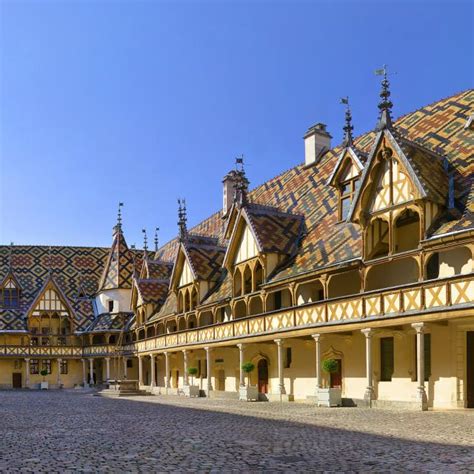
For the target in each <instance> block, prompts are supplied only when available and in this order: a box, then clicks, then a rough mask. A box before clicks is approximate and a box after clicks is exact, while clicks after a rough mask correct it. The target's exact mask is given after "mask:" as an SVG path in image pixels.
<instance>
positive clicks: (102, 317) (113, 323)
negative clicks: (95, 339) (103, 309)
mask: <svg viewBox="0 0 474 474" xmlns="http://www.w3.org/2000/svg"><path fill="white" fill-rule="evenodd" d="M132 317H133V313H102V314H99V316H97V317H96V318H95V319H94V321H92V323H91V324H90V325H89V327H88V328H87V331H88V332H103V331H111V330H112V331H120V330H122V328H123V327H124V325H125V326H126V325H127V324H128V323H129V322H130V319H131V318H132Z"/></svg>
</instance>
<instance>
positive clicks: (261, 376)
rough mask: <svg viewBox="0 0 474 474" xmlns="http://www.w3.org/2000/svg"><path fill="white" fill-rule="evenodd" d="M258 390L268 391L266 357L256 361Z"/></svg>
mask: <svg viewBox="0 0 474 474" xmlns="http://www.w3.org/2000/svg"><path fill="white" fill-rule="evenodd" d="M257 368H258V391H259V392H260V393H268V362H267V359H260V360H259V361H258V366H257Z"/></svg>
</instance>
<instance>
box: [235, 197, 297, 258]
mask: <svg viewBox="0 0 474 474" xmlns="http://www.w3.org/2000/svg"><path fill="white" fill-rule="evenodd" d="M243 212H245V214H246V216H247V218H248V222H249V223H250V226H251V227H252V230H253V231H254V234H255V237H256V239H257V243H258V246H259V248H260V249H261V251H262V252H264V253H279V254H285V255H291V254H292V253H293V252H294V251H295V250H296V248H297V246H298V243H299V240H300V237H301V232H302V229H303V216H297V215H294V214H289V213H284V212H281V211H279V210H278V209H275V208H273V207H269V206H262V205H259V204H248V205H246V206H245V207H244V209H243Z"/></svg>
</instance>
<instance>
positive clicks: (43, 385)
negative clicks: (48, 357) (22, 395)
mask: <svg viewBox="0 0 474 474" xmlns="http://www.w3.org/2000/svg"><path fill="white" fill-rule="evenodd" d="M40 375H41V376H42V377H43V381H42V382H41V390H48V387H49V383H48V382H46V380H45V377H46V376H47V375H48V371H47V370H46V369H41V370H40Z"/></svg>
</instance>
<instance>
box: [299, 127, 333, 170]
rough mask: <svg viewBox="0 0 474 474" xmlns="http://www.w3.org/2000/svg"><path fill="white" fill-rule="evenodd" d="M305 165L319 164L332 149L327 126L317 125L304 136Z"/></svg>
mask: <svg viewBox="0 0 474 474" xmlns="http://www.w3.org/2000/svg"><path fill="white" fill-rule="evenodd" d="M303 138H304V162H305V165H307V166H308V165H312V164H314V163H317V162H318V161H319V160H320V159H321V157H322V156H323V155H324V153H325V152H327V151H328V150H330V149H331V138H332V137H331V135H330V134H329V133H328V132H327V131H326V124H324V123H317V124H316V125H313V126H312V127H310V128H309V129H308V131H307V132H306V133H305V135H304V137H303Z"/></svg>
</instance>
